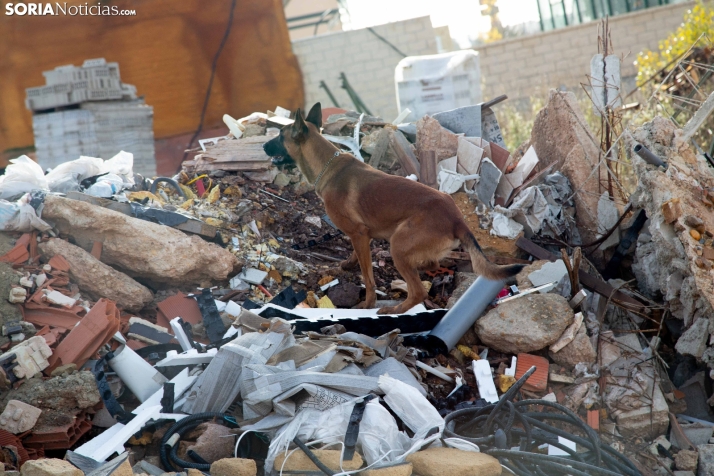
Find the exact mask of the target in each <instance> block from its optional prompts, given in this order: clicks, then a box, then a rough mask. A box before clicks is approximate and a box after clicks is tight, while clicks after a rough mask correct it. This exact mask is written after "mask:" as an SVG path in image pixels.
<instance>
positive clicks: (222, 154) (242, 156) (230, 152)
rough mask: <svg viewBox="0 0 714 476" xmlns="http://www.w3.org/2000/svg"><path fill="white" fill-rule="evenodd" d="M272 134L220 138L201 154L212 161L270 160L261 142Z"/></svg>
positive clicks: (266, 140) (270, 137) (265, 140)
mask: <svg viewBox="0 0 714 476" xmlns="http://www.w3.org/2000/svg"><path fill="white" fill-rule="evenodd" d="M273 137H274V136H272V135H270V136H268V135H266V136H253V137H246V138H245V139H232V140H222V141H219V142H218V143H217V144H216V145H212V146H208V147H206V151H205V152H204V153H202V154H201V156H202V158H203V159H204V160H207V159H212V160H213V161H214V162H270V157H268V155H267V154H266V153H265V151H264V150H263V144H265V143H266V142H268V141H269V140H270V139H272V138H273Z"/></svg>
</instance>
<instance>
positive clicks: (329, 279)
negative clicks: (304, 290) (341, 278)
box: [317, 274, 335, 286]
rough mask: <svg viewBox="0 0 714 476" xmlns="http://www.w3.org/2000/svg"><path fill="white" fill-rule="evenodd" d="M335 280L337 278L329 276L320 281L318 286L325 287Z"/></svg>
mask: <svg viewBox="0 0 714 476" xmlns="http://www.w3.org/2000/svg"><path fill="white" fill-rule="evenodd" d="M334 280H335V278H333V277H332V276H330V275H329V274H328V275H327V276H323V277H322V279H320V280H319V281H318V282H317V285H318V286H324V285H325V284H327V283H331V282H332V281H334Z"/></svg>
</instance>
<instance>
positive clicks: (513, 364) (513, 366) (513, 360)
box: [503, 355, 518, 377]
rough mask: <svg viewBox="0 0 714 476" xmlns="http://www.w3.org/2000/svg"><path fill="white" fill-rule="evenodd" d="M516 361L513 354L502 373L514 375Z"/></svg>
mask: <svg viewBox="0 0 714 476" xmlns="http://www.w3.org/2000/svg"><path fill="white" fill-rule="evenodd" d="M517 362H518V358H516V356H515V355H514V356H513V357H511V366H510V367H508V368H507V369H506V370H505V371H504V372H503V375H510V376H511V377H515V376H516V363H517Z"/></svg>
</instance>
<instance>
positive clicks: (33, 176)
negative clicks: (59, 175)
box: [0, 155, 49, 200]
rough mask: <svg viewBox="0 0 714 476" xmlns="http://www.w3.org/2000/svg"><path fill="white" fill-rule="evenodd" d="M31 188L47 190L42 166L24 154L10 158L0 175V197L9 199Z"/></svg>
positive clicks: (31, 189) (29, 190)
mask: <svg viewBox="0 0 714 476" xmlns="http://www.w3.org/2000/svg"><path fill="white" fill-rule="evenodd" d="M33 190H49V188H48V186H47V180H46V179H45V174H44V172H43V171H42V167H40V166H39V165H38V164H37V162H35V161H34V160H32V159H31V158H29V157H28V156H26V155H21V156H20V157H18V158H16V159H12V160H10V165H8V166H7V168H6V169H5V174H4V175H2V176H0V199H3V200H9V199H11V198H15V197H17V196H19V195H22V194H24V193H28V192H31V191H33Z"/></svg>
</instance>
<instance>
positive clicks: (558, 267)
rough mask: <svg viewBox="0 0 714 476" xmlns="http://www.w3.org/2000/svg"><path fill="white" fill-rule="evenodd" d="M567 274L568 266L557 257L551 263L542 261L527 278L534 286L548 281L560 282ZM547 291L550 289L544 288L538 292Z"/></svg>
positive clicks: (543, 292)
mask: <svg viewBox="0 0 714 476" xmlns="http://www.w3.org/2000/svg"><path fill="white" fill-rule="evenodd" d="M567 276H568V268H566V267H565V263H564V262H563V260H562V259H559V260H556V261H554V262H552V263H551V262H548V263H544V264H543V265H542V266H540V268H539V269H537V270H536V271H533V272H532V273H530V274H529V275H528V280H529V281H530V282H531V284H532V285H533V286H534V287H538V286H542V285H544V284H548V283H560V282H561V281H562V280H563V279H564V278H566V277H567ZM568 287H569V286H568ZM551 289H552V288H551ZM548 291H550V289H548V288H544V289H542V290H541V291H540V293H541V294H545V293H547V292H548Z"/></svg>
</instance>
